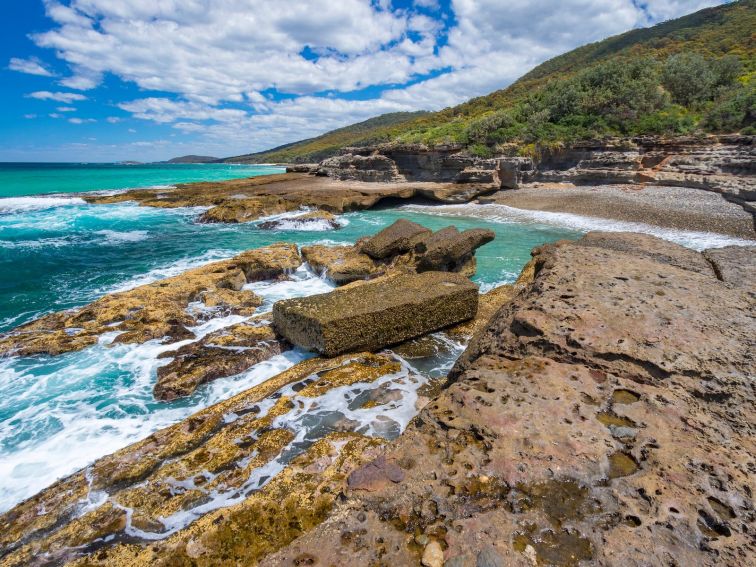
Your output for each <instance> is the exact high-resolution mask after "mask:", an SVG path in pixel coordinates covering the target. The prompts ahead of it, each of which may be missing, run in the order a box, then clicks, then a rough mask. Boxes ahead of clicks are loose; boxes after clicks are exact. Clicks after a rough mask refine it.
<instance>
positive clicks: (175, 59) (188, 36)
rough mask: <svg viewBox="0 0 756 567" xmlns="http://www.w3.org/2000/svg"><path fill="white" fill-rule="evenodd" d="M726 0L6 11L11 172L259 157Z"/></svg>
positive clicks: (4, 136) (6, 129)
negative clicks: (18, 165)
mask: <svg viewBox="0 0 756 567" xmlns="http://www.w3.org/2000/svg"><path fill="white" fill-rule="evenodd" d="M721 3H723V2H722V0H646V1H641V0H0V4H2V6H3V8H4V9H3V14H4V17H3V18H2V19H0V108H1V109H2V110H0V161H76V162H112V161H124V160H136V161H157V160H164V159H169V158H171V157H176V156H180V155H185V154H199V155H211V156H217V157H227V156H233V155H239V154H243V153H249V152H254V151H261V150H264V149H268V148H271V147H275V146H278V145H281V144H285V143H288V142H292V141H296V140H300V139H303V138H309V137H312V136H316V135H318V134H321V133H324V132H327V131H329V130H333V129H334V128H339V127H341V126H346V125H348V124H352V123H354V122H359V121H361V120H366V119H367V118H371V117H373V116H377V115H380V114H384V113H386V112H396V111H411V110H438V109H442V108H445V107H448V106H453V105H455V104H458V103H460V102H462V101H464V100H467V99H469V98H471V97H474V96H480V95H484V94H487V93H489V92H491V91H494V90H497V89H500V88H503V87H506V86H507V85H509V84H510V83H512V82H513V81H514V80H516V79H517V78H518V77H520V76H521V75H522V74H524V73H526V72H527V71H528V70H530V69H532V68H533V67H534V66H536V65H537V64H539V63H541V62H543V61H545V60H547V59H549V58H551V57H553V56H555V55H559V54H560V53H564V52H565V51H568V50H570V49H573V48H575V47H578V46H580V45H583V44H585V43H589V42H592V41H597V40H600V39H603V38H606V37H609V36H611V35H615V34H617V33H621V32H623V31H626V30H629V29H631V28H635V27H645V26H649V25H653V24H655V23H658V22H661V21H664V20H669V19H672V18H676V17H679V16H682V15H685V14H688V13H691V12H694V11H696V10H699V9H701V8H705V7H707V6H712V5H716V4H721Z"/></svg>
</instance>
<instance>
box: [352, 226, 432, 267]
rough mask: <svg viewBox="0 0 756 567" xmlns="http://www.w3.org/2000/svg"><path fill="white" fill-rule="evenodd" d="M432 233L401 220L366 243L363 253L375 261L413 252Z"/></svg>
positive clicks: (362, 247)
mask: <svg viewBox="0 0 756 567" xmlns="http://www.w3.org/2000/svg"><path fill="white" fill-rule="evenodd" d="M430 233H431V231H430V230H429V229H427V228H425V227H424V226H421V225H419V224H417V223H414V222H412V221H408V220H406V219H399V220H397V221H396V222H395V223H394V224H392V225H391V226H389V227H386V228H384V229H383V230H382V231H380V232H379V233H378V234H376V235H375V236H373V237H372V238H370V239H369V240H367V241H366V242H364V243H363V244H362V246H361V251H362V252H364V253H365V254H367V255H368V256H370V257H371V258H373V259H376V260H380V259H383V258H387V257H389V256H396V255H398V254H404V253H405V252H409V251H410V250H412V249H413V248H414V247H415V245H416V244H417V243H418V242H420V241H421V240H422V239H423V237H425V236H427V235H429V234H430Z"/></svg>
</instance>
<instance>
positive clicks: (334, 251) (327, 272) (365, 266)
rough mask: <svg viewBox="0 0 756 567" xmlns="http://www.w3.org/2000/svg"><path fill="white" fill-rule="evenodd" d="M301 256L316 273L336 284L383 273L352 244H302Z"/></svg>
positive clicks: (368, 257)
mask: <svg viewBox="0 0 756 567" xmlns="http://www.w3.org/2000/svg"><path fill="white" fill-rule="evenodd" d="M302 257H303V258H304V259H305V261H306V262H307V263H308V264H309V265H310V267H311V268H312V269H313V270H315V272H317V273H318V274H321V275H324V276H326V277H327V278H328V279H330V280H331V281H333V283H335V284H336V285H344V284H348V283H351V282H354V281H358V280H368V279H372V278H374V277H376V276H379V275H382V274H383V273H385V268H384V267H383V266H381V265H380V264H377V263H376V262H375V261H374V260H373V259H372V258H371V257H370V256H368V255H367V254H363V253H362V252H360V251H359V250H357V248H356V247H354V246H323V245H320V244H316V245H314V246H303V247H302Z"/></svg>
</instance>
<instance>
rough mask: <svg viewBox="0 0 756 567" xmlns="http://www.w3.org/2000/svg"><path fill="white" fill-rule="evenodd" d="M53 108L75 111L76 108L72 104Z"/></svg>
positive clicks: (60, 110) (59, 110)
mask: <svg viewBox="0 0 756 567" xmlns="http://www.w3.org/2000/svg"><path fill="white" fill-rule="evenodd" d="M55 110H57V111H58V112H76V109H75V108H74V107H73V106H59V107H57V108H56V109H55Z"/></svg>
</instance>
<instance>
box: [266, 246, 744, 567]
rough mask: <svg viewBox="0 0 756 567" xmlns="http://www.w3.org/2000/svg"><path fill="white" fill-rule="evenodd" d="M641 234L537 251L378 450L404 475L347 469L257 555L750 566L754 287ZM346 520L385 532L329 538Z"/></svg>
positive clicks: (352, 526) (288, 559)
mask: <svg viewBox="0 0 756 567" xmlns="http://www.w3.org/2000/svg"><path fill="white" fill-rule="evenodd" d="M638 244H639V240H638V239H637V238H636V236H635V235H623V234H611V235H602V234H592V235H589V237H587V238H586V239H584V240H583V241H578V242H575V243H570V242H561V243H558V244H556V245H548V246H544V247H541V248H539V249H536V250H535V252H534V261H533V263H532V264H531V266H530V270H531V272H530V278H526V279H529V280H530V281H529V282H528V283H526V282H525V281H524V280H523V281H521V282H520V285H521V286H522V287H521V288H520V291H519V292H518V293H517V294H516V295H515V296H514V297H513V299H512V300H511V302H509V303H505V304H504V305H503V306H502V307H500V308H499V310H498V311H497V312H496V313H495V315H493V317H492V318H491V319H490V321H489V323H488V324H487V326H486V328H485V329H484V330H482V331H481V332H479V333H477V334H476V335H475V337H474V338H473V341H472V343H471V345H470V347H468V349H467V351H466V353H465V354H464V355H463V357H462V358H461V359H460V361H459V362H458V363H457V366H456V367H455V369H454V371H453V372H452V375H451V379H450V381H449V383H448V384H447V388H446V389H445V390H444V391H443V392H442V393H441V394H440V395H439V396H438V397H437V398H436V399H435V400H434V401H432V402H431V403H429V404H428V405H427V406H426V408H425V409H424V410H423V411H422V412H421V413H420V414H419V415H418V416H417V417H416V418H415V420H414V421H413V422H412V423H411V424H410V426H409V427H408V429H407V430H406V431H405V433H404V434H403V435H402V436H401V437H400V438H399V439H398V440H397V441H396V442H395V443H394V444H392V445H391V446H389V447H387V450H386V451H385V452H384V453H383V454H382V455H381V456H380V457H378V458H377V459H382V461H381V462H388V463H397V464H398V465H399V466H400V467H401V469H402V473H403V477H402V481H401V483H398V484H396V483H393V482H384V483H382V484H375V485H371V486H369V489H357V488H356V487H355V489H354V490H353V491H352V492H351V494H349V498H348V499H347V500H346V501H345V502H344V503H343V504H342V505H341V506H340V507H339V508H337V509H336V510H334V512H333V513H332V515H331V516H330V517H329V519H327V520H326V521H325V522H323V523H322V524H320V525H319V526H318V527H317V528H315V529H314V530H313V531H312V532H310V533H307V534H304V535H303V536H302V537H300V538H298V539H297V540H296V541H294V542H293V543H292V544H291V545H289V546H287V547H286V548H284V549H282V550H280V551H279V552H277V553H276V554H274V555H273V556H271V557H268V558H267V560H266V564H267V565H271V566H276V565H291V564H292V561H294V559H295V558H296V557H298V556H299V555H300V554H302V553H310V554H311V555H312V556H313V561H317V564H324V565H330V564H334V565H342V564H371V563H373V562H379V561H380V562H383V563H386V564H393V565H412V564H415V565H416V564H417V563H418V562H419V561H420V560H421V558H422V555H423V549H422V548H418V542H419V537H418V534H422V537H423V538H427V539H424V540H423V541H433V540H434V539H435V540H437V541H442V542H443V543H444V554H445V557H447V558H448V560H447V561H448V562H450V563H453V562H455V561H456V562H457V563H454V564H461V565H470V566H472V565H476V564H477V565H482V564H486V565H489V564H490V565H497V564H498V565H558V566H572V567H577V566H578V565H583V564H589V563H590V564H597V565H640V564H653V565H656V564H677V565H711V566H713V565H733V566H743V567H745V566H746V565H750V563H751V561H750V558H751V557H752V556H753V554H754V551H755V550H754V544H753V538H752V535H753V534H752V532H753V529H752V525H753V521H754V516H755V514H756V510H755V509H754V502H753V493H754V489H756V487H755V486H754V483H753V471H752V470H751V469H752V462H753V455H754V454H755V453H756V445H754V440H753V432H752V426H751V424H752V423H754V421H756V409H755V408H756V403H754V402H755V401H756V400H754V390H753V383H752V381H753V376H752V374H753V368H754V363H756V360H755V359H754V352H756V348H754V347H756V344H754V337H756V324H754V318H753V316H754V302H753V298H752V296H751V295H750V294H749V293H748V292H747V291H744V290H743V289H742V287H738V286H736V285H735V284H734V283H730V284H726V283H723V282H721V281H719V280H718V279H717V277H716V276H715V274H714V271H713V270H709V271H708V272H707V270H706V269H703V264H702V263H701V262H700V259H701V256H700V255H699V256H698V257H696V258H695V259H694V258H693V257H692V256H691V254H693V255H695V254H696V253H691V251H690V250H688V249H684V248H682V247H676V246H674V245H670V244H669V243H667V242H663V241H660V240H658V239H655V238H652V237H644V238H643V244H644V246H643V248H644V253H640V254H639V253H638V252H637V251H636V250H635V246H636V245H638ZM746 250H747V249H744V250H740V251H739V253H741V254H742V256H741V258H742V260H743V262H744V264H746V265H749V266H752V265H754V263H756V255H754V254H753V252H747V251H746ZM686 264H688V265H687V266H686ZM739 283H740V284H742V283H743V282H742V281H740V282H739ZM370 466H373V465H372V464H371V463H368V464H367V465H364V466H363V467H370ZM353 474H356V473H353ZM355 530H365V531H366V532H367V533H369V534H371V538H372V539H371V541H373V542H377V541H381V542H383V543H382V544H381V545H375V544H374V545H362V546H360V545H355V544H353V542H351V541H344V540H339V537H338V534H341V533H345V532H346V533H349V532H353V531H355ZM323 541H333V542H336V543H335V544H334V545H332V546H328V547H324V546H322V545H321V544H320V542H323Z"/></svg>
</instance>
